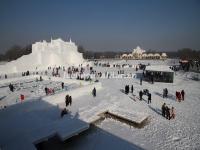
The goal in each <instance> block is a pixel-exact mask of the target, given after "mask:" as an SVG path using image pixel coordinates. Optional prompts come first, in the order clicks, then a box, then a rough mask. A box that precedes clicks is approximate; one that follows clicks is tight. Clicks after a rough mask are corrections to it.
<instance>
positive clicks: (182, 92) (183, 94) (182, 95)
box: [181, 90, 185, 101]
mask: <svg viewBox="0 0 200 150" xmlns="http://www.w3.org/2000/svg"><path fill="white" fill-rule="evenodd" d="M181 97H182V100H183V101H184V98H185V91H184V90H182V91H181Z"/></svg>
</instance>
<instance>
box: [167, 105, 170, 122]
mask: <svg viewBox="0 0 200 150" xmlns="http://www.w3.org/2000/svg"><path fill="white" fill-rule="evenodd" d="M166 119H169V120H170V108H169V107H168V106H166Z"/></svg>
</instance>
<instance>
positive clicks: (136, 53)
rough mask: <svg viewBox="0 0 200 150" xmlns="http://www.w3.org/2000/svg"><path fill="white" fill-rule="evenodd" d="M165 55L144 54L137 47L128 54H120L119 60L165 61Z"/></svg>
mask: <svg viewBox="0 0 200 150" xmlns="http://www.w3.org/2000/svg"><path fill="white" fill-rule="evenodd" d="M166 58H167V54H166V53H162V54H159V53H148V54H147V53H146V51H145V50H143V49H141V48H140V47H139V46H137V47H136V48H135V49H133V52H132V53H130V54H122V55H121V59H166Z"/></svg>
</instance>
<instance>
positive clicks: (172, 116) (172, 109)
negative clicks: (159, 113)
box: [170, 107, 175, 119]
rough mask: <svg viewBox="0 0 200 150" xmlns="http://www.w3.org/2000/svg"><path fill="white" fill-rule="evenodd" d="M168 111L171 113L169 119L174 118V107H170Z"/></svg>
mask: <svg viewBox="0 0 200 150" xmlns="http://www.w3.org/2000/svg"><path fill="white" fill-rule="evenodd" d="M170 113H171V116H170V117H171V119H174V118H175V109H174V107H172V108H171V112H170Z"/></svg>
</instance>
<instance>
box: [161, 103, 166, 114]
mask: <svg viewBox="0 0 200 150" xmlns="http://www.w3.org/2000/svg"><path fill="white" fill-rule="evenodd" d="M161 109H162V116H163V117H165V112H166V104H165V103H164V104H163V105H162V108H161Z"/></svg>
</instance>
